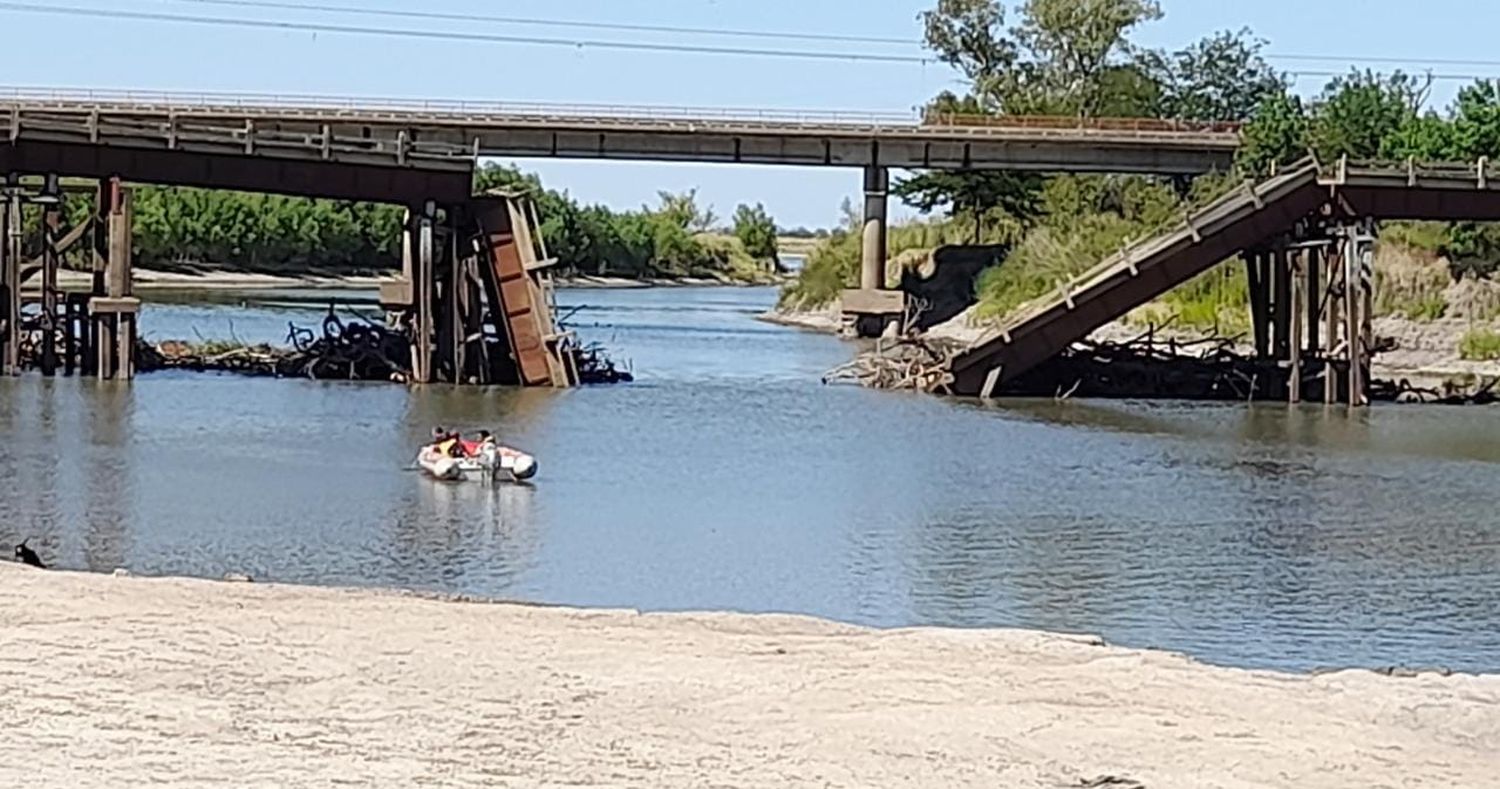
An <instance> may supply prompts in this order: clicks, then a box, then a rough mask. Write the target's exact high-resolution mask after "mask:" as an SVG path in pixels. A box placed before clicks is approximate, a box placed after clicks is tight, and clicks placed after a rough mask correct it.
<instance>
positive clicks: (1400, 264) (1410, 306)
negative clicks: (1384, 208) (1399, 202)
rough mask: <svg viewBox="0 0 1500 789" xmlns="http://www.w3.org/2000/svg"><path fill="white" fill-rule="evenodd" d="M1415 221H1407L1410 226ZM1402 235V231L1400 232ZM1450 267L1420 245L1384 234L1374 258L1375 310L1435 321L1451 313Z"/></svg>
mask: <svg viewBox="0 0 1500 789" xmlns="http://www.w3.org/2000/svg"><path fill="white" fill-rule="evenodd" d="M1411 224H1413V223H1407V225H1405V227H1409V226H1410V225H1411ZM1395 235H1396V236H1398V238H1399V237H1401V236H1402V235H1403V233H1397V234H1395ZM1452 284H1453V278H1452V277H1451V276H1450V275H1449V274H1448V267H1447V265H1445V264H1444V263H1443V262H1442V261H1441V260H1439V259H1438V257H1437V255H1436V254H1435V253H1433V252H1431V251H1429V250H1427V249H1425V248H1423V247H1421V246H1413V245H1409V244H1408V243H1406V242H1403V241H1400V240H1389V239H1386V238H1385V237H1382V239H1381V243H1380V245H1379V247H1378V248H1377V250H1376V258H1375V314H1376V315H1400V316H1402V317H1404V318H1408V319H1410V320H1416V321H1432V320H1437V319H1439V318H1442V317H1445V316H1446V315H1447V313H1448V299H1447V295H1446V293H1447V290H1448V287H1449V286H1450V285H1452Z"/></svg>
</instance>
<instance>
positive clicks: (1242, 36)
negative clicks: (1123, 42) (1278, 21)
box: [1146, 28, 1287, 121]
mask: <svg viewBox="0 0 1500 789" xmlns="http://www.w3.org/2000/svg"><path fill="white" fill-rule="evenodd" d="M1265 46H1266V42H1265V41H1264V40H1262V39H1259V38H1255V37H1254V36H1253V35H1252V34H1251V32H1250V30H1249V29H1248V28H1246V29H1242V30H1240V31H1239V32H1237V33H1234V32H1230V31H1227V30H1225V31H1222V32H1219V33H1217V34H1215V35H1212V36H1209V37H1207V38H1205V39H1203V40H1202V41H1199V42H1198V43H1196V44H1193V45H1192V46H1190V47H1187V48H1186V49H1182V50H1179V51H1177V52H1175V53H1173V54H1171V55H1155V54H1154V53H1153V54H1152V55H1148V56H1146V59H1147V61H1148V62H1149V63H1150V64H1151V65H1150V66H1149V70H1150V71H1151V72H1152V73H1153V75H1154V77H1155V80H1156V82H1157V84H1159V85H1160V86H1161V102H1160V106H1159V108H1158V114H1160V115H1161V116H1162V117H1164V118H1181V119H1185V120H1203V121H1242V120H1245V119H1247V118H1249V117H1251V116H1252V115H1253V114H1254V113H1255V112H1256V110H1257V109H1258V108H1259V107H1261V105H1262V103H1263V102H1265V101H1266V100H1267V99H1269V98H1272V97H1275V96H1277V95H1278V94H1284V93H1285V92H1286V89H1287V82H1286V78H1285V76H1283V75H1282V74H1281V73H1280V72H1278V71H1276V69H1274V68H1272V67H1271V65H1270V64H1269V63H1267V62H1266V59H1265V57H1264V56H1263V54H1262V53H1263V51H1264V50H1265Z"/></svg>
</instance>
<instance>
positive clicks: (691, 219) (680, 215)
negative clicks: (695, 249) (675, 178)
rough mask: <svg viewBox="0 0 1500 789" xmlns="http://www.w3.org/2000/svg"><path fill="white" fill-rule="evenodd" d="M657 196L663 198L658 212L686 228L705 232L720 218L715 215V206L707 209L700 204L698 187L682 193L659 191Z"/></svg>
mask: <svg viewBox="0 0 1500 789" xmlns="http://www.w3.org/2000/svg"><path fill="white" fill-rule="evenodd" d="M657 197H658V198H659V199H660V200H661V205H660V206H659V207H658V208H657V209H656V213H658V214H660V215H661V216H662V217H664V218H665V219H667V220H669V221H671V222H673V223H674V224H677V225H680V226H681V227H682V228H683V229H684V230H689V231H691V232H694V233H704V232H707V231H708V230H710V229H711V228H713V226H714V224H715V223H717V222H718V221H719V218H718V217H717V216H715V215H714V210H713V208H711V207H710V208H707V209H705V208H700V207H699V206H698V190H697V189H689V190H688V191H686V192H683V193H681V194H674V193H672V192H658V193H657Z"/></svg>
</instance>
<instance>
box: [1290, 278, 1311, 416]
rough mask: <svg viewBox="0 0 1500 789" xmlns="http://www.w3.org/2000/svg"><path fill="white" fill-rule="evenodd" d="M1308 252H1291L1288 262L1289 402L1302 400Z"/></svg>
mask: <svg viewBox="0 0 1500 789" xmlns="http://www.w3.org/2000/svg"><path fill="white" fill-rule="evenodd" d="M1307 255H1308V252H1306V251H1299V252H1293V253H1291V255H1290V257H1289V259H1288V261H1287V262H1288V263H1290V264H1291V266H1292V271H1291V275H1292V277H1291V283H1290V286H1291V291H1292V293H1291V296H1292V301H1291V304H1290V305H1289V306H1290V307H1291V315H1290V320H1289V323H1288V326H1287V329H1288V338H1287V339H1288V345H1289V346H1290V350H1291V357H1290V359H1291V370H1290V373H1289V377H1288V379H1287V401H1288V402H1291V403H1300V402H1302V324H1303V321H1304V317H1303V316H1304V315H1305V314H1306V312H1307V290H1306V285H1307V283H1306V282H1305V281H1304V279H1303V276H1304V274H1303V268H1304V261H1306V259H1307Z"/></svg>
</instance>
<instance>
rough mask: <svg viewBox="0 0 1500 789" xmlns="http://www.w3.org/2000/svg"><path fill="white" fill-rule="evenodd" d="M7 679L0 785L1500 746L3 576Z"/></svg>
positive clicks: (295, 782) (622, 624) (544, 629)
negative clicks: (5, 733)
mask: <svg viewBox="0 0 1500 789" xmlns="http://www.w3.org/2000/svg"><path fill="white" fill-rule="evenodd" d="M0 661H3V662H4V665H5V669H4V670H3V671H0V695H3V697H4V698H6V699H7V704H6V705H4V706H3V707H0V722H3V725H4V728H5V730H6V731H7V732H8V734H7V736H6V737H5V738H0V783H4V784H5V785H16V786H20V785H23V784H31V785H39V786H63V785H66V786H77V787H94V786H98V787H105V786H109V787H113V786H120V785H139V784H144V783H153V784H154V785H162V786H189V785H192V786H199V785H205V784H226V785H227V784H233V785H236V786H326V785H329V784H332V783H336V782H353V783H358V784H366V785H379V786H411V785H416V784H420V783H423V782H434V783H439V784H442V785H444V786H493V785H512V784H514V785H528V786H534V785H543V784H546V785H551V784H564V783H567V784H573V783H588V784H608V785H612V786H702V785H733V786H772V785H777V786H818V787H823V786H896V785H900V786H942V787H954V786H982V787H992V786H1009V787H1057V786H1080V785H1098V784H1086V783H1085V782H1088V781H1097V780H1099V779H1103V778H1106V777H1109V776H1113V777H1115V778H1118V779H1121V782H1120V783H1118V784H1109V785H1119V786H1132V785H1144V786H1151V787H1157V786H1288V787H1291V786H1295V787H1323V786H1326V787H1335V786H1337V787H1344V786H1350V785H1355V784H1358V785H1377V784H1378V785H1418V784H1430V785H1442V786H1475V787H1478V786H1493V785H1495V774H1494V764H1493V754H1494V753H1495V752H1496V751H1497V749H1500V677H1495V676H1481V677H1474V676H1449V677H1442V676H1437V675H1421V676H1418V677H1413V678H1405V679H1401V678H1393V677H1386V676H1381V675H1377V674H1374V673H1370V672H1364V671H1354V672H1341V673H1335V674H1325V675H1319V676H1304V675H1291V674H1278V673H1270V672H1252V671H1242V670H1234V669H1222V668H1213V667H1209V666H1205V665H1201V664H1198V663H1194V662H1191V661H1189V660H1188V659H1186V658H1183V657H1180V656H1176V655H1172V654H1167V653H1162V652H1151V651H1139V650H1129V649H1122V648H1117V647H1110V646H1103V645H1100V642H1098V641H1097V640H1094V639H1090V638H1081V637H1066V636H1056V635H1047V634H1041V633H1035V632H1026V631H1003V630H941V629H924V630H894V631H875V630H867V629H862V628H855V627H850V626H844V625H838V624H833V623H830V622H825V621H820V620H814V619H807V618H800V617H785V616H741V615H733V614H672V615H641V614H637V613H634V612H628V611H597V610H595V611H590V610H576V609H564V608H544V607H530V606H515V605H495V604H480V603H463V602H451V601H442V600H436V599H430V598H419V597H415V596H411V595H401V594H397V593H392V592H382V591H352V590H340V589H320V588H306V587H296V586H266V585H258V584H257V585H248V584H226V583H216V582H208V581H193V580H178V579H149V580H148V579H139V578H120V577H111V576H106V575H90V574H74V573H58V572H44V571H34V570H30V569H28V568H22V567H18V566H14V565H9V564H7V565H4V566H0ZM1131 782H1138V783H1131Z"/></svg>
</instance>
